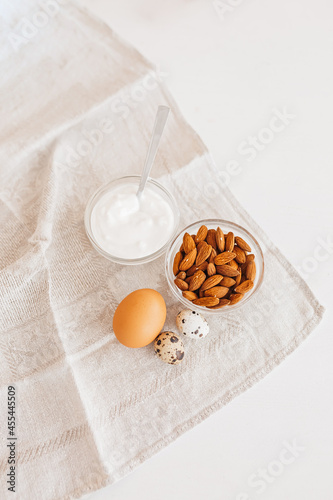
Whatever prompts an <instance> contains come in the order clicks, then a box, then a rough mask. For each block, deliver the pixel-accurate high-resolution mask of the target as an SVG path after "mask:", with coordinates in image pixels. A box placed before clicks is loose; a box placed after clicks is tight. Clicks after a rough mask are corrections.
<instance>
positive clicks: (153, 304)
mask: <svg viewBox="0 0 333 500" xmlns="http://www.w3.org/2000/svg"><path fill="white" fill-rule="evenodd" d="M165 318H166V305H165V301H164V299H163V297H162V295H161V294H160V293H158V292H157V291H156V290H152V289H150V288H142V289H141V290H136V291H135V292H132V293H130V294H129V295H127V297H125V298H124V299H123V300H122V301H121V302H120V304H119V305H118V307H117V309H116V311H115V313H114V316H113V331H114V334H115V336H116V337H117V339H118V340H119V342H121V343H122V344H123V345H125V346H126V347H144V346H146V345H148V344H150V343H151V342H152V341H153V340H154V339H155V338H156V337H157V335H158V334H159V333H160V331H161V330H162V328H163V325H164V323H165Z"/></svg>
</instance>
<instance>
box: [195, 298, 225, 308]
mask: <svg viewBox="0 0 333 500" xmlns="http://www.w3.org/2000/svg"><path fill="white" fill-rule="evenodd" d="M219 303H220V299H218V298H217V297H202V298H201V299H196V300H193V304H195V305H196V306H206V307H213V306H217V304H219Z"/></svg>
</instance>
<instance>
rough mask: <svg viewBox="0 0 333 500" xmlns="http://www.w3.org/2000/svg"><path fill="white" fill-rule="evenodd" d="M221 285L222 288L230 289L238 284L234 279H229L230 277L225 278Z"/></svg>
mask: <svg viewBox="0 0 333 500" xmlns="http://www.w3.org/2000/svg"><path fill="white" fill-rule="evenodd" d="M221 284H222V286H227V287H228V288H230V287H231V286H234V285H235V284H236V281H235V280H233V279H232V278H229V277H228V276H224V278H223V280H222V282H221Z"/></svg>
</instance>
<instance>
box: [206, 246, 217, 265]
mask: <svg viewBox="0 0 333 500" xmlns="http://www.w3.org/2000/svg"><path fill="white" fill-rule="evenodd" d="M216 255H217V252H216V250H215V248H212V251H211V252H210V256H209V259H208V263H209V264H211V263H213V264H214V259H215V257H216Z"/></svg>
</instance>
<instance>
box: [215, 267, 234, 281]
mask: <svg viewBox="0 0 333 500" xmlns="http://www.w3.org/2000/svg"><path fill="white" fill-rule="evenodd" d="M216 271H217V272H218V274H222V276H228V277H229V278H233V277H234V276H238V275H239V271H238V269H234V268H233V267H232V266H229V265H228V264H223V265H222V266H216Z"/></svg>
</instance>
